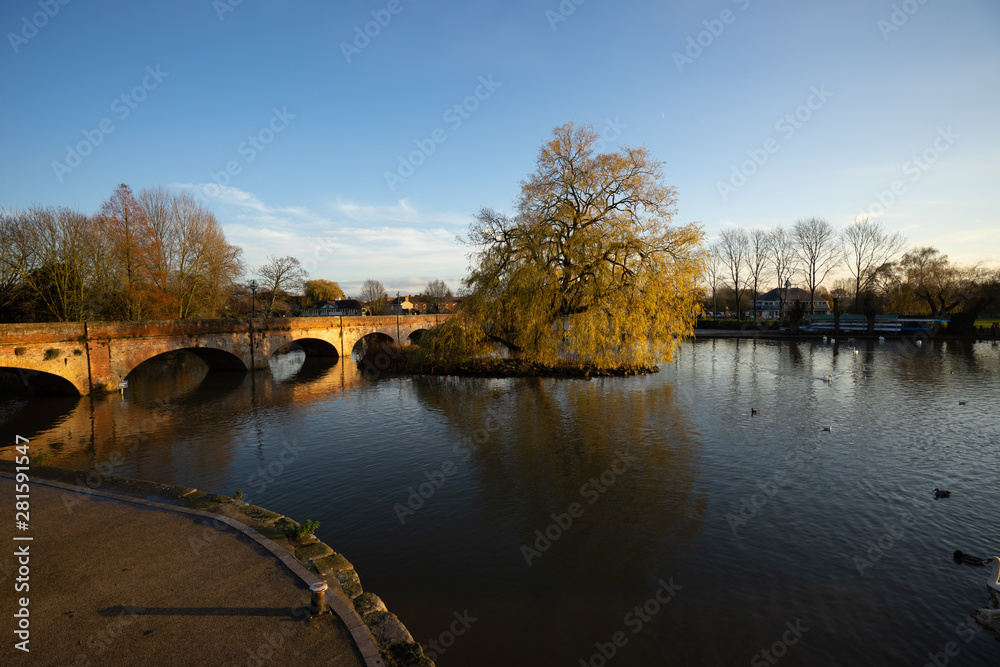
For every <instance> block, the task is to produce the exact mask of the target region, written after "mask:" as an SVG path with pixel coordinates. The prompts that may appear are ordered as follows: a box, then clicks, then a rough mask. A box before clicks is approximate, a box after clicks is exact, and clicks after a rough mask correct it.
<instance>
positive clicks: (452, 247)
mask: <svg viewBox="0 0 1000 667" xmlns="http://www.w3.org/2000/svg"><path fill="white" fill-rule="evenodd" d="M174 187H177V188H181V189H185V190H189V191H191V192H193V193H196V194H198V195H200V196H202V197H203V198H204V199H205V200H206V203H207V204H208V205H209V206H210V207H211V208H212V209H213V210H214V211H215V214H216V216H217V217H218V218H219V222H220V223H221V224H222V226H223V228H224V229H225V231H226V235H227V237H228V238H229V240H230V242H232V243H235V244H237V245H239V246H241V247H242V248H243V252H244V258H245V260H246V262H247V266H248V269H249V271H250V272H251V273H252V272H253V271H254V270H256V269H257V268H258V267H259V266H261V265H262V264H264V263H265V262H266V261H267V256H268V255H277V256H285V255H291V256H292V257H297V258H298V259H299V260H300V261H302V262H303V264H305V265H306V266H307V268H309V269H310V275H311V277H313V278H325V279H328V280H336V281H338V282H340V283H341V287H342V288H343V289H344V290H345V291H346V292H347V293H348V294H350V293H352V290H353V291H357V290H358V289H359V288H360V285H361V283H362V282H363V281H364V280H365V279H367V278H374V279H376V280H380V281H381V282H382V283H383V284H385V286H386V288H387V289H388V290H389V291H390V292H392V293H394V292H395V291H397V290H398V291H401V292H403V293H410V292H416V291H420V290H422V289H423V287H424V286H426V284H427V282H428V281H429V280H432V279H435V278H437V279H442V280H445V281H446V282H448V284H449V285H450V286H451V287H452V289H457V288H458V284H459V282H460V280H461V277H462V276H463V275H464V274H465V269H466V259H465V255H466V252H467V249H466V248H464V247H463V246H461V245H460V244H459V243H458V242H457V241H456V238H455V236H456V230H455V229H454V225H457V224H463V225H464V224H467V223H468V220H467V219H461V217H460V216H458V215H456V214H432V213H426V212H423V211H419V210H417V209H416V208H414V207H413V206H412V205H410V204H409V202H407V201H406V200H401V201H400V202H399V203H398V204H396V205H392V206H370V205H361V204H355V203H348V202H343V201H339V200H338V202H337V203H336V204H334V205H332V206H331V209H332V213H331V215H329V216H327V215H323V214H321V213H316V212H314V211H312V210H310V209H308V208H306V207H303V206H287V207H276V206H270V205H268V204H267V203H265V202H263V201H261V200H260V199H259V198H258V197H257V196H256V195H254V194H253V193H250V192H246V191H243V190H240V189H238V188H233V187H218V186H212V189H208V190H207V189H206V188H207V187H208V186H207V185H206V184H190V183H188V184H177V185H175V186H174ZM208 193H211V195H212V196H208ZM460 221H461V222H460ZM390 274H391V275H390Z"/></svg>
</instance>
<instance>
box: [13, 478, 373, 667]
mask: <svg viewBox="0 0 1000 667" xmlns="http://www.w3.org/2000/svg"><path fill="white" fill-rule="evenodd" d="M14 491H15V489H14V482H13V480H11V479H10V478H8V477H0V619H2V620H0V665H80V666H86V665H157V666H159V665H206V666H211V665H287V664H300V665H320V666H322V665H327V666H330V667H355V666H357V667H363V666H364V665H365V660H364V659H363V658H362V654H361V652H359V650H358V648H357V644H356V643H355V641H354V639H353V638H352V635H351V633H350V632H349V631H348V629H347V627H346V626H345V625H344V623H343V622H342V621H341V620H340V619H339V618H338V616H337V615H336V614H331V613H327V614H326V615H324V616H322V617H319V618H317V619H315V620H313V621H311V622H309V621H307V620H306V619H307V618H308V610H307V607H308V604H309V599H310V593H309V590H308V588H307V587H306V585H305V584H304V583H303V582H302V580H301V579H300V578H299V577H297V576H296V575H294V574H293V573H292V572H291V571H290V570H289V569H288V568H287V567H286V566H285V565H284V564H283V563H282V562H281V561H280V560H279V559H278V558H276V557H275V556H274V554H272V553H271V552H270V551H268V550H267V549H265V548H264V547H262V546H261V545H260V544H258V543H257V542H255V541H254V540H252V539H250V538H249V537H247V536H246V535H244V534H242V533H241V532H239V531H237V530H235V529H232V528H229V527H224V528H222V529H219V528H217V527H212V528H208V527H207V525H206V524H207V522H206V520H205V519H204V518H202V517H198V516H192V515H189V514H183V513H179V512H177V511H172V510H164V509H156V508H152V507H146V506H143V505H140V504H135V503H132V502H127V501H125V500H119V499H106V498H100V497H97V496H91V497H87V498H80V497H79V496H76V495H75V494H73V493H71V492H69V491H66V490H63V489H60V488H55V487H52V486H47V485H46V484H45V483H44V482H42V481H41V480H32V483H31V489H30V503H31V507H30V512H31V515H30V528H29V530H28V531H27V532H22V531H18V530H17V529H16V527H15V517H14V514H15V512H14V510H15V498H14ZM67 498H71V499H74V500H76V499H80V502H79V503H76V504H74V505H73V506H72V507H71V508H69V509H68V508H67V503H66V502H65V500H66V499H67ZM206 530H207V531H210V533H209V534H211V535H212V539H210V540H205V539H204V537H205V535H206ZM15 535H21V536H23V535H30V536H32V538H33V539H32V541H30V542H26V541H20V542H18V541H15V540H14V539H13V538H14V536H15ZM192 538H193V540H192ZM25 545H28V547H29V551H30V562H29V568H30V573H29V574H28V582H27V583H28V585H29V586H30V590H29V591H28V592H18V591H17V590H16V586H18V582H17V579H18V578H19V574H18V568H19V567H20V565H19V564H18V563H17V556H15V555H14V553H15V551H16V550H17V549H19V548H22V547H24V546H25ZM21 597H27V598H29V606H28V612H29V620H30V633H31V634H30V642H29V644H28V648H29V649H30V652H29V653H24V652H22V651H20V650H18V649H17V648H16V647H15V644H16V643H17V642H19V641H20V640H19V638H18V637H17V635H16V634H15V633H14V631H15V630H16V626H15V624H16V622H17V620H18V619H15V618H14V614H15V613H17V612H18V610H19V609H20V604H19V599H20V598H21Z"/></svg>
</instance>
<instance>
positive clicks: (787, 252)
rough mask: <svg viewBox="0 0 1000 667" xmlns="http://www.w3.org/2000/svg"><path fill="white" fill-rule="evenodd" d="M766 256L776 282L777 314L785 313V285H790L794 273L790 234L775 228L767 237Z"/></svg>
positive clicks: (793, 254) (781, 228) (793, 255)
mask: <svg viewBox="0 0 1000 667" xmlns="http://www.w3.org/2000/svg"><path fill="white" fill-rule="evenodd" d="M767 240H768V246H767V247H768V254H769V255H770V259H771V266H773V267H774V275H775V278H777V281H778V313H779V317H780V315H781V313H784V312H785V291H784V290H785V283H786V282H787V283H790V282H791V279H792V275H793V274H794V273H795V262H796V257H795V245H794V243H793V239H792V236H791V234H789V233H788V231H787V230H786V229H785V228H784V227H775V228H774V229H772V230H771V233H770V234H769V235H768V239H767Z"/></svg>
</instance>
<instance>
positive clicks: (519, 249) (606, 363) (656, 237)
mask: <svg viewBox="0 0 1000 667" xmlns="http://www.w3.org/2000/svg"><path fill="white" fill-rule="evenodd" d="M598 142H599V137H598V135H597V133H596V132H594V130H593V128H592V127H590V126H581V127H576V126H574V125H573V124H572V123H569V124H567V125H563V126H561V127H558V128H556V129H555V131H554V132H553V137H552V139H551V140H550V141H548V142H546V143H545V144H544V145H543V146H542V149H541V152H540V154H539V156H538V163H537V169H536V171H535V172H534V173H533V174H531V175H530V176H529V177H528V178H527V179H526V180H525V181H522V183H521V195H520V197H519V199H518V201H517V203H516V208H515V211H516V212H515V213H514V214H512V215H507V214H504V213H498V212H496V211H493V210H489V209H483V210H482V211H480V212H479V214H478V215H477V216H476V219H475V221H474V222H473V223H472V225H471V229H470V232H469V236H468V238H467V243H468V244H469V245H471V246H472V247H473V248H474V251H473V253H472V255H471V256H470V259H471V268H470V274H469V276H468V278H466V280H465V282H464V288H465V290H466V292H467V294H468V296H467V297H466V298H465V300H464V301H463V303H462V307H461V308H460V310H459V312H458V314H457V317H455V318H452V319H451V320H450V321H449V323H448V326H447V327H446V329H447V330H446V331H441V332H440V333H439V335H437V336H435V337H434V339H435V341H434V345H435V347H436V348H437V349H436V352H438V353H451V354H466V355H467V354H474V353H476V352H477V351H480V350H482V349H484V347H485V346H486V345H487V344H489V342H490V341H501V342H503V343H505V344H507V345H508V346H509V347H510V348H511V349H514V350H516V351H517V354H519V355H520V356H521V358H523V359H524V360H526V361H530V362H535V363H542V364H554V363H558V362H565V361H567V360H569V361H571V362H576V363H579V364H580V365H583V364H588V365H592V366H596V367H598V368H609V367H620V366H636V365H644V366H649V365H652V364H654V363H656V362H658V361H669V360H670V359H671V358H672V355H673V351H674V349H675V347H676V344H677V342H678V340H679V339H681V338H683V337H685V336H689V335H690V334H691V332H692V327H693V325H694V320H695V313H696V311H697V307H698V306H697V301H696V293H697V282H698V276H699V275H700V272H701V262H702V259H701V248H700V244H701V242H702V240H703V238H704V234H703V233H702V231H701V229H700V228H699V227H698V225H696V224H686V225H672V224H671V218H672V217H673V216H674V215H675V214H676V208H675V205H676V191H675V190H674V188H672V187H669V186H667V185H664V184H663V171H662V164H661V163H660V162H658V161H656V160H654V159H653V158H652V156H651V155H650V154H649V151H648V150H647V149H646V148H645V147H637V148H636V147H623V148H620V149H618V150H617V151H616V152H613V153H597V146H598Z"/></svg>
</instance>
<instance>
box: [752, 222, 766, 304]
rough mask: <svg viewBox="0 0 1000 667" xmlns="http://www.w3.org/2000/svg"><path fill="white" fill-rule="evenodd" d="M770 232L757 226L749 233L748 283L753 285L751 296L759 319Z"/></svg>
mask: <svg viewBox="0 0 1000 667" xmlns="http://www.w3.org/2000/svg"><path fill="white" fill-rule="evenodd" d="M768 245H769V244H768V233H767V230H765V229H762V228H760V227H755V228H753V229H751V230H750V231H749V232H748V233H747V283H748V284H749V285H751V286H752V288H751V293H750V298H751V299H752V300H753V318H754V319H755V320H756V319H757V295H758V291H759V289H760V285H761V284H762V283H764V282H766V280H767V273H768V264H769V262H768V259H769V257H768V250H769V248H768Z"/></svg>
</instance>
